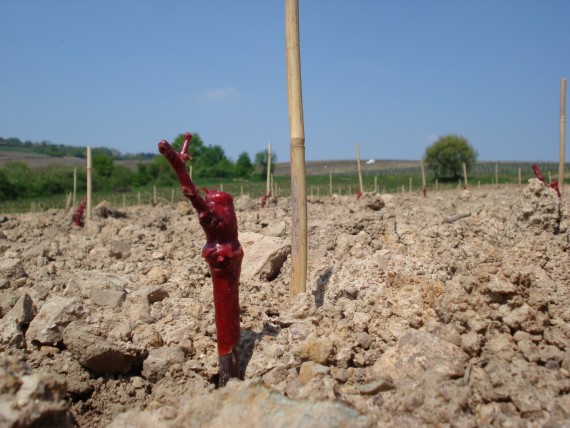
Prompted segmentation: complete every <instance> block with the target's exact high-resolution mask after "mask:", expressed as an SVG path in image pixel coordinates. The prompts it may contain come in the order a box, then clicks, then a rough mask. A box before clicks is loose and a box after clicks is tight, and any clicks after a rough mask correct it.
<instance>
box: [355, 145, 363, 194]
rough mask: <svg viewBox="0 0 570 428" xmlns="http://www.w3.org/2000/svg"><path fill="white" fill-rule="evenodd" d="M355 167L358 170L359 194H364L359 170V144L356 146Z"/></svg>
mask: <svg viewBox="0 0 570 428" xmlns="http://www.w3.org/2000/svg"><path fill="white" fill-rule="evenodd" d="M356 167H357V169H358V184H359V186H360V192H364V186H363V185H362V169H361V168H360V144H357V145H356Z"/></svg>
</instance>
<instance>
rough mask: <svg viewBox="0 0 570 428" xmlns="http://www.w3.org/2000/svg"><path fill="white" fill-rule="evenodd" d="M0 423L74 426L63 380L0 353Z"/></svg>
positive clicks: (14, 426)
mask: <svg viewBox="0 0 570 428" xmlns="http://www.w3.org/2000/svg"><path fill="white" fill-rule="evenodd" d="M0 426H2V427H6V428H18V427H61V428H67V427H71V426H73V424H72V419H71V415H70V413H69V411H68V408H67V402H66V386H65V380H63V379H62V378H60V377H59V376H56V375H54V374H47V373H41V372H34V371H32V370H31V369H30V368H29V367H27V366H26V365H24V364H23V363H20V362H17V361H16V360H14V359H11V358H7V357H0Z"/></svg>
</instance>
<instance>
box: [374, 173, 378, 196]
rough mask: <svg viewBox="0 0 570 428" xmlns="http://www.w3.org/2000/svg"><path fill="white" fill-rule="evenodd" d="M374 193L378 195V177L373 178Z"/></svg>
mask: <svg viewBox="0 0 570 428" xmlns="http://www.w3.org/2000/svg"><path fill="white" fill-rule="evenodd" d="M374 193H378V176H377V175H375V176H374Z"/></svg>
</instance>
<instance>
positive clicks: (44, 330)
mask: <svg viewBox="0 0 570 428" xmlns="http://www.w3.org/2000/svg"><path fill="white" fill-rule="evenodd" d="M84 313H85V310H84V308H83V306H82V305H81V304H80V303H79V302H78V301H77V300H76V299H74V298H69V297H59V296H56V297H52V298H51V299H50V300H48V301H47V302H45V303H44V304H43V306H42V307H41V308H40V310H39V312H38V314H37V315H36V317H35V318H34V319H33V321H32V322H31V323H30V326H29V328H28V331H27V332H26V341H27V342H28V343H30V342H37V343H39V344H42V345H52V344H54V343H58V342H61V341H62V339H63V336H62V334H63V330H64V329H65V327H67V325H68V324H69V323H71V322H72V321H74V320H76V319H78V318H80V317H81V316H82V315H83V314H84Z"/></svg>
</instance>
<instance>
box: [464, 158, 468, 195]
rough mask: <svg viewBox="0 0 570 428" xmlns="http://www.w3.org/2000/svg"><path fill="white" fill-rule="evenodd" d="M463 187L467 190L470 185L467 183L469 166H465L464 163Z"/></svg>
mask: <svg viewBox="0 0 570 428" xmlns="http://www.w3.org/2000/svg"><path fill="white" fill-rule="evenodd" d="M463 186H464V188H465V189H467V186H468V183H467V165H466V164H465V162H463Z"/></svg>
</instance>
